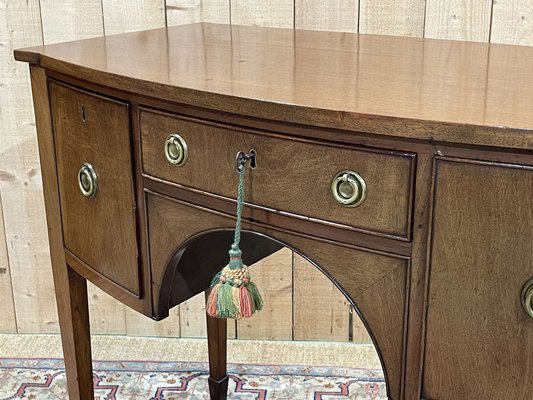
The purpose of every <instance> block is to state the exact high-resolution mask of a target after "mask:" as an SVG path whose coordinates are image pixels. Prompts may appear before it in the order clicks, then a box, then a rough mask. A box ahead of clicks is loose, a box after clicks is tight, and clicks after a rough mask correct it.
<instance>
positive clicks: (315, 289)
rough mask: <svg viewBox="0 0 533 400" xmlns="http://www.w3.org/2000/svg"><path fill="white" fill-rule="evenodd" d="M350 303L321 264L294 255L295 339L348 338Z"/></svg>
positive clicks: (336, 339) (339, 339)
mask: <svg viewBox="0 0 533 400" xmlns="http://www.w3.org/2000/svg"><path fill="white" fill-rule="evenodd" d="M349 323H350V306H349V304H348V301H347V300H346V297H344V295H343V294H342V293H341V292H340V291H339V289H337V287H336V286H335V285H334V284H333V283H332V282H331V281H330V280H329V279H328V278H327V277H326V276H325V275H324V274H323V273H322V272H320V271H319V270H318V269H317V268H315V267H314V266H313V265H312V264H310V263H309V262H308V261H307V260H305V259H304V258H303V257H301V256H299V255H297V254H295V255H294V339H295V340H335V341H341V342H342V341H348V333H349Z"/></svg>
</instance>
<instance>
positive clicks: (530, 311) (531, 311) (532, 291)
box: [521, 279, 533, 318]
mask: <svg viewBox="0 0 533 400" xmlns="http://www.w3.org/2000/svg"><path fill="white" fill-rule="evenodd" d="M521 297H522V306H523V307H524V310H525V311H526V313H527V315H529V316H530V317H531V318H533V279H531V280H529V282H527V283H526V284H525V285H524V287H523V288H522V296H521Z"/></svg>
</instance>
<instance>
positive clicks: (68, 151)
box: [50, 82, 139, 295]
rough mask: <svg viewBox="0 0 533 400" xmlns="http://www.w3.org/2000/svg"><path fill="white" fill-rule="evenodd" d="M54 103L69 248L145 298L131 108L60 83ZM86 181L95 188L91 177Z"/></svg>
mask: <svg viewBox="0 0 533 400" xmlns="http://www.w3.org/2000/svg"><path fill="white" fill-rule="evenodd" d="M50 101H51V107H52V118H53V124H54V136H55V145H56V158H57V168H58V178H59V190H60V197H61V214H62V222H63V235H64V241H65V247H66V248H67V249H68V250H70V251H71V252H72V253H74V254H75V255H76V256H77V257H78V258H80V259H81V260H82V261H83V262H85V263H86V264H88V265H89V266H90V267H91V268H93V269H95V270H96V271H97V272H99V273H100V274H102V275H104V276H105V277H106V278H108V279H110V280H111V281H113V282H115V283H117V284H118V285H120V286H122V287H123V288H125V289H127V290H128V291H130V292H132V293H133V294H135V295H139V265H138V259H137V244H136V231H135V202H134V194H133V176H132V159H131V144H130V128H129V115H128V105H127V104H125V103H121V102H118V101H115V100H112V99H108V98H104V97H100V96H96V95H92V94H89V93H85V92H82V91H79V90H77V89H73V88H70V87H67V86H63V85H61V84H58V83H55V82H50ZM84 163H89V164H90V165H91V166H92V169H93V170H94V173H95V174H96V180H97V183H96V185H97V190H96V194H95V195H94V196H93V197H90V196H89V197H86V196H85V195H84V194H83V193H82V191H81V189H80V185H79V182H78V179H79V178H78V175H79V171H80V168H82V165H83V164H84ZM85 171H86V172H87V170H85ZM84 176H85V177H84ZM82 179H83V180H84V183H85V188H86V189H87V188H89V186H90V185H89V186H87V185H88V183H89V182H90V181H91V177H90V172H88V173H87V174H82Z"/></svg>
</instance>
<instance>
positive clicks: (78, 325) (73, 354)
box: [30, 65, 94, 400]
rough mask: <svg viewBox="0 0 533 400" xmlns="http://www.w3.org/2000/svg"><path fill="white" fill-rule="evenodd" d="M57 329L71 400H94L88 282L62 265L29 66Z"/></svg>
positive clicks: (49, 153) (51, 154) (45, 130)
mask: <svg viewBox="0 0 533 400" xmlns="http://www.w3.org/2000/svg"><path fill="white" fill-rule="evenodd" d="M30 72H31V83H32V91H33V105H34V108H35V122H36V124H37V130H38V132H39V134H38V135H37V138H38V141H39V155H40V160H41V172H42V177H43V191H44V202H45V206H46V220H47V223H48V239H49V241H50V257H51V259H52V271H53V274H54V286H55V290H56V300H57V308H58V313H59V325H60V328H61V340H62V342H63V353H64V358H65V368H66V371H67V385H68V394H69V399H70V400H93V399H94V395H93V393H94V391H93V374H92V365H91V341H90V335H89V311H88V307H87V282H86V281H85V279H83V278H82V277H81V276H80V275H79V274H78V273H76V272H75V271H74V270H72V269H70V268H69V267H68V266H67V264H66V262H65V254H64V249H63V230H62V228H61V226H62V225H61V210H60V208H59V205H60V201H59V185H58V182H57V169H56V160H55V150H54V134H53V129H52V116H51V115H50V104H49V103H48V99H49V98H50V96H49V94H48V83H47V82H48V81H47V77H46V71H45V70H44V68H42V67H38V66H36V65H31V66H30Z"/></svg>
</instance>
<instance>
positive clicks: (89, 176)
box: [78, 162, 98, 198]
mask: <svg viewBox="0 0 533 400" xmlns="http://www.w3.org/2000/svg"><path fill="white" fill-rule="evenodd" d="M78 186H79V188H80V191H81V193H82V194H83V195H84V196H85V197H88V198H92V197H94V196H96V193H97V192H98V175H96V171H95V170H94V168H93V166H92V165H91V164H89V163H87V162H85V163H83V164H82V166H81V168H80V170H79V171H78Z"/></svg>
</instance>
